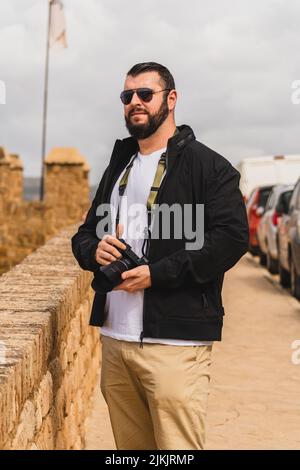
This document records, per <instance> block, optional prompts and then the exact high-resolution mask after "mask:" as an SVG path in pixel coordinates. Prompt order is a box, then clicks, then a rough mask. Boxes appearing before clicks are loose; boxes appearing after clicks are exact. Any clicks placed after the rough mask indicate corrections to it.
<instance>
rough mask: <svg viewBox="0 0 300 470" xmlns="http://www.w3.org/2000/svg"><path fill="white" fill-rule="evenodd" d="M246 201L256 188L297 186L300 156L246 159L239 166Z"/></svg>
mask: <svg viewBox="0 0 300 470" xmlns="http://www.w3.org/2000/svg"><path fill="white" fill-rule="evenodd" d="M236 168H237V170H238V171H239V172H240V174H241V179H240V189H241V192H242V194H243V196H244V198H245V199H248V197H249V195H250V193H251V191H252V190H253V189H254V188H255V187H256V186H267V185H275V184H295V183H296V181H297V179H298V178H299V176H300V155H275V156H267V157H254V158H244V159H243V160H241V161H240V162H239V163H238V164H237V166H236Z"/></svg>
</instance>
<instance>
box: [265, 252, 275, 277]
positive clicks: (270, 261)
mask: <svg viewBox="0 0 300 470" xmlns="http://www.w3.org/2000/svg"><path fill="white" fill-rule="evenodd" d="M266 258H267V269H268V271H269V273H271V274H277V273H278V260H277V259H274V258H272V256H271V254H270V252H269V251H267V256H266Z"/></svg>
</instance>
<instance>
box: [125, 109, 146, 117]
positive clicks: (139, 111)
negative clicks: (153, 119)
mask: <svg viewBox="0 0 300 470" xmlns="http://www.w3.org/2000/svg"><path fill="white" fill-rule="evenodd" d="M134 113H145V114H149V113H147V111H145V109H139V108H135V109H132V110H131V111H130V113H129V116H128V117H130V116H132V114H134Z"/></svg>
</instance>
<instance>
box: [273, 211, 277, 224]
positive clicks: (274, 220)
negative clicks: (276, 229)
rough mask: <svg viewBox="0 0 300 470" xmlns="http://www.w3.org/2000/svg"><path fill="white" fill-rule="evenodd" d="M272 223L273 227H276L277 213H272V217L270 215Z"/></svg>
mask: <svg viewBox="0 0 300 470" xmlns="http://www.w3.org/2000/svg"><path fill="white" fill-rule="evenodd" d="M272 223H273V225H275V226H277V225H278V213H277V211H274V212H273V215H272Z"/></svg>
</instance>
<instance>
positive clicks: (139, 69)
mask: <svg viewBox="0 0 300 470" xmlns="http://www.w3.org/2000/svg"><path fill="white" fill-rule="evenodd" d="M144 72H158V74H159V76H160V78H161V79H162V81H163V82H164V86H165V88H169V89H170V90H173V89H175V81H174V78H173V75H172V74H171V72H170V71H169V70H168V69H167V67H164V66H163V65H161V64H158V63H157V62H141V63H140V64H135V65H134V66H133V67H131V69H130V70H129V72H127V75H131V76H132V77H136V76H137V75H139V74H140V73H144Z"/></svg>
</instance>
